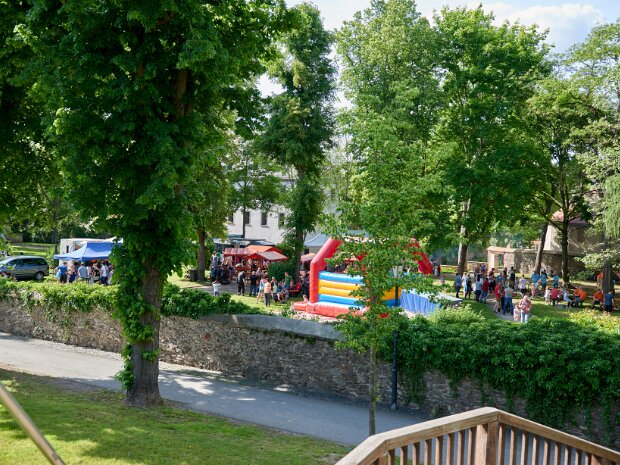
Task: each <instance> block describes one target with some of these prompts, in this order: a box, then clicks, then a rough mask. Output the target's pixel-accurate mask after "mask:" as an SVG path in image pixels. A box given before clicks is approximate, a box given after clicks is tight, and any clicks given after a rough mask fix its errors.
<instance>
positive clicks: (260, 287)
mask: <svg viewBox="0 0 620 465" xmlns="http://www.w3.org/2000/svg"><path fill="white" fill-rule="evenodd" d="M265 281H266V279H265V278H261V280H260V283H259V285H258V294H256V303H259V302H260V301H261V300H262V301H264V300H265Z"/></svg>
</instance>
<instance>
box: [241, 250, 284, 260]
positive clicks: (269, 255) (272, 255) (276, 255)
mask: <svg viewBox="0 0 620 465" xmlns="http://www.w3.org/2000/svg"><path fill="white" fill-rule="evenodd" d="M248 258H253V259H262V260H267V261H268V262H282V261H284V260H288V257H287V256H285V255H282V254H281V253H280V252H275V251H273V250H268V251H266V252H254V253H253V254H252V255H250V256H249V257H248Z"/></svg>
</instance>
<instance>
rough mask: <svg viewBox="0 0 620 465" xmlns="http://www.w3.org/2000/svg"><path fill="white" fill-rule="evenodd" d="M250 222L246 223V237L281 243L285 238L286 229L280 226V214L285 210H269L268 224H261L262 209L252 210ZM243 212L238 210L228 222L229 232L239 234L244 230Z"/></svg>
mask: <svg viewBox="0 0 620 465" xmlns="http://www.w3.org/2000/svg"><path fill="white" fill-rule="evenodd" d="M249 213H250V222H249V224H246V225H245V237H246V238H247V239H262V240H265V241H269V242H273V243H274V244H279V243H281V242H282V240H283V239H284V233H285V231H284V229H283V228H281V227H280V226H279V224H280V215H281V214H282V215H283V214H284V211H283V210H281V209H280V210H278V209H271V210H269V211H268V212H267V225H266V226H263V225H262V224H261V218H262V211H261V210H250V211H249ZM242 222H243V213H242V212H241V210H239V211H236V212H235V213H234V215H233V221H232V222H229V223H228V234H235V235H239V234H241V233H242V232H243V223H242Z"/></svg>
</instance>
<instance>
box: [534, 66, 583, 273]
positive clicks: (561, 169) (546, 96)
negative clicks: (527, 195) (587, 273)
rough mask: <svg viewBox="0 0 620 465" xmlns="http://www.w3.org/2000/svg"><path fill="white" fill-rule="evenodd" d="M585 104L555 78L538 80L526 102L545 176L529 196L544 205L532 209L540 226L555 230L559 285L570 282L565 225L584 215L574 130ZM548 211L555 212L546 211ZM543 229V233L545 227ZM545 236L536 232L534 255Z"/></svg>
mask: <svg viewBox="0 0 620 465" xmlns="http://www.w3.org/2000/svg"><path fill="white" fill-rule="evenodd" d="M587 103H588V102H587V100H586V99H585V96H583V95H580V94H579V91H578V89H575V88H573V87H572V86H571V84H570V82H568V81H567V80H565V79H562V78H560V77H551V78H548V79H546V80H545V81H542V82H541V83H540V85H539V86H538V88H537V91H536V94H535V95H534V96H533V97H532V98H530V100H529V101H528V110H529V121H530V124H531V129H532V133H534V134H535V137H536V138H537V140H538V142H539V144H540V146H541V148H542V153H543V154H544V157H545V162H544V164H543V172H545V173H546V176H545V178H546V179H545V180H544V181H543V182H541V183H540V184H539V188H538V189H537V190H536V191H535V192H533V193H532V194H533V196H534V197H538V198H540V199H541V200H542V202H541V203H544V209H542V210H539V211H538V213H539V215H540V216H541V217H542V219H543V220H544V221H545V225H546V224H547V223H551V224H552V225H553V226H554V227H555V228H556V229H557V230H558V231H559V232H560V244H561V249H562V280H563V281H564V283H568V282H569V280H570V277H569V274H568V258H569V256H568V239H569V237H568V235H569V225H570V223H571V221H573V220H574V219H576V218H578V217H581V218H583V219H588V218H589V212H588V199H587V194H588V193H589V182H588V179H587V177H586V175H585V169H584V166H583V165H582V163H581V162H580V160H579V158H578V156H577V155H578V154H579V152H580V151H581V150H582V148H583V144H582V143H581V141H580V140H579V139H578V138H576V137H575V135H574V133H575V131H576V130H578V129H580V128H583V127H584V126H585V125H587V124H588V116H589V115H588V113H589V111H588V108H587ZM552 212H558V213H555V214H553V215H552V214H551V213H552ZM543 231H544V232H545V233H546V228H543ZM545 236H546V235H543V234H541V244H540V249H539V253H540V255H541V257H540V258H542V249H543V247H544V241H545ZM537 262H538V260H537ZM538 267H540V264H538Z"/></svg>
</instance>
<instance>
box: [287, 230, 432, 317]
mask: <svg viewBox="0 0 620 465" xmlns="http://www.w3.org/2000/svg"><path fill="white" fill-rule="evenodd" d="M412 243H413V245H414V246H415V247H417V248H419V247H420V246H419V244H418V242H417V241H415V240H413V242H412ZM340 244H341V242H340V241H338V240H336V239H333V238H330V239H328V240H327V242H326V243H325V244H324V245H323V247H322V248H321V250H319V252H318V253H317V254H316V255H315V257H314V258H313V259H312V262H310V296H309V297H310V298H309V299H308V301H305V302H295V303H294V307H295V309H296V310H299V311H302V312H308V313H314V314H318V315H323V316H329V317H336V316H338V315H341V314H343V313H348V312H349V310H350V308H351V307H353V308H359V309H360V310H362V308H361V307H360V305H359V303H358V301H357V300H358V299H357V298H356V297H354V296H352V295H351V293H352V291H354V290H355V289H357V288H358V287H359V286H360V285H361V284H362V282H363V281H362V277H361V276H353V275H349V274H345V273H331V272H327V271H325V267H326V264H325V260H326V259H328V258H331V257H333V256H334V254H335V253H336V250H337V249H338V247H339V246H340ZM414 253H415V254H416V255H417V256H418V269H419V271H420V272H422V273H424V274H427V275H428V274H431V273H432V272H433V265H432V264H431V262H430V260H429V259H428V257H427V256H426V255H425V254H424V253H423V252H419V251H417V252H414ZM442 297H443V296H442ZM397 300H398V304H399V306H400V307H402V308H403V309H405V310H407V311H410V312H415V313H430V312H432V311H433V310H434V309H435V308H436V307H437V306H438V304H437V303H434V302H431V301H430V300H429V299H428V298H427V297H425V296H424V295H421V294H416V293H414V292H406V291H405V292H401V291H399V292H398V295H396V289H393V290H391V291H389V292H386V293H385V295H384V296H383V301H384V302H385V303H386V305H388V306H392V307H393V306H394V305H396V303H397Z"/></svg>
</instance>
